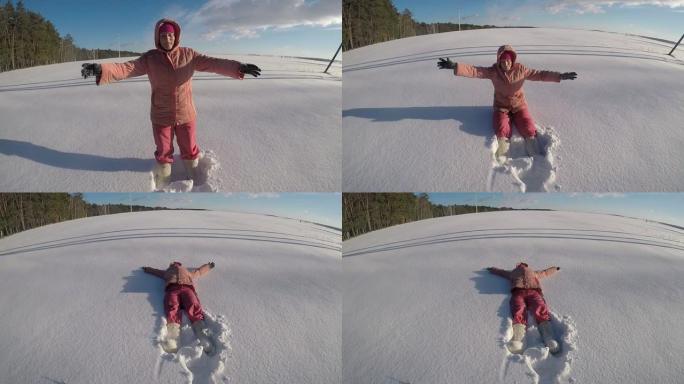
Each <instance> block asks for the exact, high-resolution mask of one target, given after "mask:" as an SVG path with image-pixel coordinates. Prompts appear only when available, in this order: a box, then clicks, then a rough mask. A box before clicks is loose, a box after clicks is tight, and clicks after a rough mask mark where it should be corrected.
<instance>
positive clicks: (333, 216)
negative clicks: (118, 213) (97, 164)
mask: <svg viewBox="0 0 684 384" xmlns="http://www.w3.org/2000/svg"><path fill="white" fill-rule="evenodd" d="M83 196H84V198H85V199H86V201H88V202H90V203H95V204H131V203H132V204H134V205H144V206H149V207H167V208H195V209H209V210H215V211H232V212H248V213H263V214H270V215H276V216H284V217H290V218H295V219H303V220H307V221H313V222H316V223H320V224H325V225H330V226H333V227H335V228H341V227H342V195H340V194H339V193H257V194H254V193H252V194H250V193H234V194H231V193H182V194H167V193H85V194H84V195H83Z"/></svg>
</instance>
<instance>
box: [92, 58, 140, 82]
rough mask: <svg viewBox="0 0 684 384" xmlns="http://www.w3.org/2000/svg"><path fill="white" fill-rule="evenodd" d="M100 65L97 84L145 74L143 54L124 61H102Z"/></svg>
mask: <svg viewBox="0 0 684 384" xmlns="http://www.w3.org/2000/svg"><path fill="white" fill-rule="evenodd" d="M101 65H102V75H101V76H100V78H99V81H98V82H97V85H105V84H109V83H111V82H113V81H118V80H124V79H128V78H130V77H136V76H142V75H146V74H147V60H146V59H145V55H142V56H140V57H139V58H137V59H135V60H131V61H127V62H125V63H104V64H101Z"/></svg>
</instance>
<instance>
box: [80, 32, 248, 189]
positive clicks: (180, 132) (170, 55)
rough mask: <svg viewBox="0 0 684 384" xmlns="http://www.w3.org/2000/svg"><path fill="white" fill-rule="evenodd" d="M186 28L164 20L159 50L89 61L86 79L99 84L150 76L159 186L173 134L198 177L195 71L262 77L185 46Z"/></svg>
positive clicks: (167, 174)
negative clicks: (124, 60) (117, 59)
mask: <svg viewBox="0 0 684 384" xmlns="http://www.w3.org/2000/svg"><path fill="white" fill-rule="evenodd" d="M180 34H181V29H180V26H179V25H178V23H176V22H175V21H173V20H170V19H162V20H159V21H158V22H157V24H156V26H155V27H154V45H155V46H156V47H157V48H156V49H153V50H150V51H147V52H146V53H144V54H143V55H142V56H140V57H139V58H138V59H136V60H133V61H129V62H127V63H105V64H102V65H100V64H93V63H85V64H83V66H82V69H81V75H82V76H83V78H87V77H88V76H93V75H94V76H95V81H96V82H97V85H104V84H107V83H110V82H112V81H116V80H123V79H128V78H129V77H136V76H142V75H145V74H146V75H148V77H149V80H150V84H151V86H152V107H151V113H150V116H151V120H152V133H153V135H154V143H155V144H156V146H157V150H156V151H155V152H154V157H155V158H156V159H157V163H156V164H155V167H154V169H153V174H154V182H155V185H156V188H157V189H162V188H163V187H164V186H166V185H167V184H168V183H169V181H170V178H171V163H173V136H174V134H175V135H176V141H177V142H178V147H179V148H180V152H181V158H182V159H183V162H184V164H185V168H186V170H187V173H188V176H189V178H191V179H194V178H195V171H196V169H197V165H198V161H199V157H200V150H199V147H198V146H197V143H196V140H195V117H196V112H195V105H194V103H193V101H192V85H191V80H192V75H193V73H194V72H195V71H203V72H213V73H217V74H219V75H224V76H230V77H233V78H236V79H242V78H244V76H245V74H249V75H252V76H254V77H257V76H259V75H260V74H261V69H259V67H257V66H256V65H254V64H242V63H240V62H237V61H234V60H227V59H218V58H214V57H208V56H205V55H202V54H200V53H197V52H195V51H194V50H193V49H191V48H186V47H180V46H179V44H180Z"/></svg>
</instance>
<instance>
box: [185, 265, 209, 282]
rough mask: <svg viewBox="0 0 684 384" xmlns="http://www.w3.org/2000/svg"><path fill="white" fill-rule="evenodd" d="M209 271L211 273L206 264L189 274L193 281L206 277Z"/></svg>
mask: <svg viewBox="0 0 684 384" xmlns="http://www.w3.org/2000/svg"><path fill="white" fill-rule="evenodd" d="M209 271H211V267H210V266H209V263H207V264H204V265H203V266H201V267H199V268H197V269H195V270H194V271H192V272H190V276H191V277H192V279H193V280H194V279H196V278H198V277H200V276H203V275H206V274H207V273H209Z"/></svg>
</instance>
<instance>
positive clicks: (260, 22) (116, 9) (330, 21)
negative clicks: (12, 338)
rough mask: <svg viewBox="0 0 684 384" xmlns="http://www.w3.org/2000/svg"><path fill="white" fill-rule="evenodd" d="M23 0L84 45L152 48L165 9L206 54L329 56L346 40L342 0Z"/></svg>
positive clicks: (186, 39)
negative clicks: (158, 22) (344, 36)
mask: <svg viewBox="0 0 684 384" xmlns="http://www.w3.org/2000/svg"><path fill="white" fill-rule="evenodd" d="M16 2H17V0H13V3H15V4H16ZM4 3H5V1H2V4H4ZM24 6H25V7H26V8H27V9H29V10H31V11H34V12H38V13H40V14H41V15H42V16H43V17H45V18H46V19H48V20H50V21H51V22H52V23H53V24H54V25H55V27H56V28H57V31H58V32H59V33H60V35H61V36H66V34H67V33H69V34H71V36H73V37H74V40H75V42H76V45H78V46H79V47H82V48H102V49H106V48H109V49H117V47H118V45H119V42H120V43H121V48H122V49H125V50H130V51H136V52H145V51H147V50H149V49H153V48H154V40H153V31H154V25H155V23H156V22H157V20H159V19H161V18H163V17H167V18H172V19H174V20H176V21H178V22H179V23H180V25H181V28H182V35H181V45H183V46H187V47H191V48H194V49H196V50H198V51H200V52H203V53H209V54H212V53H213V54H235V53H258V54H276V55H293V56H307V57H322V58H332V56H333V54H334V53H335V51H336V50H337V47H338V46H339V45H340V42H341V41H342V30H341V20H342V6H341V0H304V1H301V0H278V1H269V0H165V1H161V0H143V1H141V0H115V1H85V0H24Z"/></svg>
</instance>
